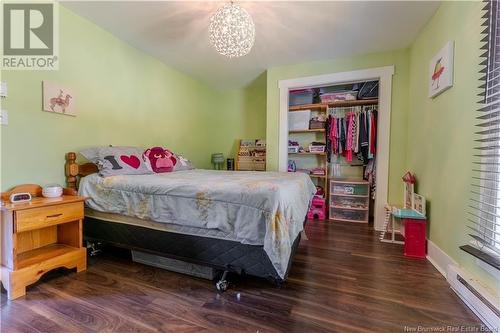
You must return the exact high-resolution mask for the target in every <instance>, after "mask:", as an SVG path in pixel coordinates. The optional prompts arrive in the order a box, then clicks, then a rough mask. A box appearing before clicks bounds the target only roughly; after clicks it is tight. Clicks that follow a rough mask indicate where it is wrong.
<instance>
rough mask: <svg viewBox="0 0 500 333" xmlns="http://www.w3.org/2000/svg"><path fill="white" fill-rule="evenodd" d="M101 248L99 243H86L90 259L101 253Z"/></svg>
mask: <svg viewBox="0 0 500 333" xmlns="http://www.w3.org/2000/svg"><path fill="white" fill-rule="evenodd" d="M101 247H102V243H101V242H97V243H94V242H90V241H87V251H88V253H89V255H90V256H91V257H95V256H96V255H98V254H99V253H101V251H102V250H101Z"/></svg>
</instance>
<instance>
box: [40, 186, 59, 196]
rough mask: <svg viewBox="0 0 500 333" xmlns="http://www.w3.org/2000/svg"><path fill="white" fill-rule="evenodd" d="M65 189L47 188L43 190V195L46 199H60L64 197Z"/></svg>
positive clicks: (57, 187)
mask: <svg viewBox="0 0 500 333" xmlns="http://www.w3.org/2000/svg"><path fill="white" fill-rule="evenodd" d="M62 193H63V189H62V187H61V186H53V185H51V186H46V187H44V188H43V189H42V195H43V196H44V197H45V198H58V197H60V196H61V195H62Z"/></svg>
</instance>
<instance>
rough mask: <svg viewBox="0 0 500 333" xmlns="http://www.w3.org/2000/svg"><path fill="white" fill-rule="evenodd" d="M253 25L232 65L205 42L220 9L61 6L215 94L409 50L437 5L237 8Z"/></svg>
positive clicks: (213, 4) (198, 5) (155, 4)
mask: <svg viewBox="0 0 500 333" xmlns="http://www.w3.org/2000/svg"><path fill="white" fill-rule="evenodd" d="M238 3H240V4H241V6H242V7H244V8H245V9H246V10H247V11H248V12H249V13H250V15H252V17H253V19H254V22H255V30H256V36H255V45H254V48H253V49H252V51H251V52H250V53H249V54H248V55H246V56H244V57H242V58H237V59H228V58H225V57H224V56H221V55H219V54H218V53H217V52H216V51H215V50H214V49H213V47H212V46H211V45H210V42H209V40H208V25H209V18H210V15H211V13H213V12H214V11H215V10H216V9H217V8H219V7H220V6H222V5H223V4H224V2H217V1H206V2H198V1H197V2H192V1H174V2H172V1H169V2H166V1H151V2H150V1H132V2H131V1H90V2H89V1H75V2H65V3H64V6H65V7H67V8H69V9H71V10H72V11H74V12H76V13H77V14H79V15H81V16H83V17H86V18H88V19H89V20H91V21H93V22H94V23H96V24H97V25H99V26H101V27H102V28H104V29H106V30H108V31H110V32H111V33H112V34H114V35H115V36H117V37H118V38H120V39H122V40H124V41H126V42H128V43H129V44H131V45H133V46H135V47H137V48H138V49H140V50H143V51H144V52H146V53H148V54H150V55H152V56H154V57H156V58H158V59H160V60H161V61H163V62H164V63H166V64H167V65H170V66H172V67H175V68H177V69H179V70H181V71H183V72H185V73H187V74H189V75H191V76H193V77H195V78H197V79H200V80H202V81H204V82H206V83H208V84H210V85H212V86H214V87H216V88H219V89H231V88H238V87H242V86H244V85H245V84H247V83H249V82H251V81H252V80H253V79H254V78H256V77H257V76H258V75H260V74H261V73H262V72H263V71H264V70H265V69H267V68H270V67H273V66H280V65H287V64H296V63H301V62H308V61H314V60H320V59H330V58H336V57H343V56H351V55H357V54H365V53H372V52H381V51H387V50H393V49H400V48H405V47H408V46H409V45H410V44H411V43H412V41H413V40H414V39H415V37H416V36H417V35H418V32H419V31H420V29H421V28H422V27H423V26H424V25H425V23H426V22H427V21H428V20H429V19H430V18H431V17H432V15H433V14H434V12H435V11H436V9H437V7H438V6H439V2H436V1H434V2H429V1H414V2H413V1H351V2H349V1H337V2H326V1H324V2H316V1H304V2H291V1H281V2H261V1H260V2H253V1H248V2H246V1H245V2H239V1H238Z"/></svg>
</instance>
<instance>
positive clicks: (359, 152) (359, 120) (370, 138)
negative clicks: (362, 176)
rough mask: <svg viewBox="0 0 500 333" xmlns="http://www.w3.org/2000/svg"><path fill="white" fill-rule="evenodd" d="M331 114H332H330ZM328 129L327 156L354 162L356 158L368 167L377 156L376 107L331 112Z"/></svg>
mask: <svg viewBox="0 0 500 333" xmlns="http://www.w3.org/2000/svg"><path fill="white" fill-rule="evenodd" d="M330 112H331V113H330ZM329 113H330V115H329V117H328V121H327V127H326V136H327V154H328V157H327V158H328V160H329V161H331V158H332V156H331V154H334V155H337V156H343V157H345V158H346V160H347V162H352V160H353V158H354V157H355V156H356V157H357V158H358V160H360V161H361V162H362V163H363V164H364V165H366V164H367V163H368V162H369V161H370V160H371V159H373V158H374V157H375V155H376V141H377V111H376V109H375V108H374V107H371V106H370V107H368V106H364V107H358V108H349V109H347V110H346V109H343V110H342V109H341V110H333V111H331V110H329Z"/></svg>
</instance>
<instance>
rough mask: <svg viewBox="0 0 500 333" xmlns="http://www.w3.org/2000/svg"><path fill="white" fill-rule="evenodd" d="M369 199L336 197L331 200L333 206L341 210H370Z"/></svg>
mask: <svg viewBox="0 0 500 333" xmlns="http://www.w3.org/2000/svg"><path fill="white" fill-rule="evenodd" d="M367 199H368V198H362V197H347V196H335V195H333V196H332V198H331V203H330V204H331V205H332V206H335V207H341V208H355V209H368V200H367Z"/></svg>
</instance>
